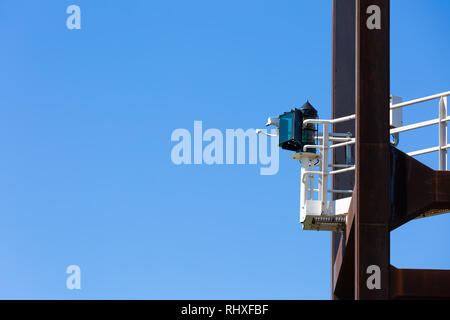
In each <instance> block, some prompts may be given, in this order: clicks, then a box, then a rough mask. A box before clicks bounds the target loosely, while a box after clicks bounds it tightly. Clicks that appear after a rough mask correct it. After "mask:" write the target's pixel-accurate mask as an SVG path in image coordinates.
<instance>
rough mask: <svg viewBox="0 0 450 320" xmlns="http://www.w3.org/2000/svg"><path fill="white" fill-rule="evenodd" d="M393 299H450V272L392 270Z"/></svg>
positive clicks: (393, 268) (391, 290) (391, 296)
mask: <svg viewBox="0 0 450 320" xmlns="http://www.w3.org/2000/svg"><path fill="white" fill-rule="evenodd" d="M390 278H391V288H390V292H391V294H390V298H391V299H420V300H425V299H427V300H428V299H450V270H424V269H397V268H395V267H392V266H391V269H390Z"/></svg>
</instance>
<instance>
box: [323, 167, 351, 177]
mask: <svg viewBox="0 0 450 320" xmlns="http://www.w3.org/2000/svg"><path fill="white" fill-rule="evenodd" d="M355 168H356V167H355V166H351V167H350V168H346V169H341V170H335V171H330V172H329V173H328V174H329V175H331V176H333V175H336V174H339V173H344V172H348V171H354V170H355Z"/></svg>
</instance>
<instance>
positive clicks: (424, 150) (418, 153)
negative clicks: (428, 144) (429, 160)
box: [408, 144, 450, 157]
mask: <svg viewBox="0 0 450 320" xmlns="http://www.w3.org/2000/svg"><path fill="white" fill-rule="evenodd" d="M441 149H442V150H447V149H450V144H448V145H446V146H443V147H442V148H441V147H433V148H427V149H422V150H418V151H413V152H410V153H408V156H410V157H414V156H420V155H422V154H427V153H432V152H437V151H439V150H441Z"/></svg>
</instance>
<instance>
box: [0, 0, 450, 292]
mask: <svg viewBox="0 0 450 320" xmlns="http://www.w3.org/2000/svg"><path fill="white" fill-rule="evenodd" d="M71 4H76V5H79V6H80V7H81V11H82V29H81V30H68V29H67V28H66V18H67V17H68V15H67V14H66V8H67V6H69V5H71ZM449 13H450V2H449V1H448V0H430V1H425V0H414V1H411V0H410V1H392V17H391V20H392V27H391V35H392V52H391V57H392V65H391V70H392V72H391V80H392V85H391V92H392V93H393V94H396V95H400V96H402V97H404V98H405V99H413V98H418V97H422V96H425V95H429V94H434V93H439V92H442V91H447V90H450V74H449V70H450V69H449V55H450V45H449V38H450V19H449V18H448V16H449ZM0 39H1V42H2V44H1V47H2V50H0V70H1V72H0V146H1V157H0V256H1V259H0V261H1V262H0V298H26V299H50V298H56V299H80V298H81V299H111V298H112V299H329V297H330V239H331V235H330V234H329V233H328V232H307V231H302V230H301V225H300V224H299V223H298V215H299V213H298V207H299V197H298V195H299V179H298V175H299V169H300V168H299V165H298V163H296V162H294V161H293V160H291V159H290V158H289V152H281V153H280V170H279V173H278V174H277V175H274V176H261V175H260V174H259V166H258V165H221V166H219V165H215V166H207V165H201V166H194V165H191V166H176V165H174V164H173V163H172V162H171V159H170V152H171V148H172V147H173V145H174V144H173V143H172V142H171V141H170V135H171V133H172V131H173V130H174V129H177V128H186V129H188V130H190V131H191V132H192V130H193V121H194V120H202V121H203V126H204V128H205V129H206V128H218V129H220V130H223V131H224V130H225V129H226V128H245V129H248V128H258V127H261V126H262V125H263V124H264V122H265V120H266V118H267V116H269V115H278V114H280V113H282V112H284V111H286V110H288V109H289V108H291V107H292V106H301V105H302V104H303V103H304V102H305V100H306V99H309V100H310V101H311V103H312V104H313V105H314V106H315V107H316V108H317V109H318V110H319V113H320V116H321V117H322V118H328V117H329V116H330V110H331V105H330V103H331V1H330V0H328V1H297V0H296V1H294V0H292V1H253V0H252V1H234V0H230V1H210V0H208V1H206V0H204V1H199V0H193V1H181V0H180V1H170V3H169V2H166V1H143V0H142V1H124V0H122V1H111V0H108V1H106V0H103V1H100V0H98V1H86V0H73V1H62V0H61V1H52V0H45V1H43V0H40V1H23V0H14V1H12V0H3V1H1V2H0ZM435 106H436V102H435V103H434V104H424V105H422V106H415V107H411V109H408V111H407V113H405V115H404V117H405V121H406V123H411V122H412V121H421V120H427V119H432V118H434V117H435V116H436V114H437V108H436V107H435ZM435 132H436V129H435V128H434V129H431V130H429V131H427V130H425V131H422V134H417V133H416V134H415V135H413V134H411V135H407V136H405V138H402V141H401V144H400V148H401V149H402V150H406V151H410V150H414V149H419V148H421V147H428V146H430V147H431V146H434V145H436V139H434V140H433V141H429V140H430V138H431V137H434V136H433V134H434V133H435ZM434 138H435V137H434ZM422 159H423V160H424V161H426V163H427V164H429V165H430V166H433V167H434V168H436V165H437V156H436V155H432V156H428V157H423V158H422ZM449 229H450V215H447V216H440V217H435V218H430V219H428V220H422V221H416V222H412V223H410V224H408V225H407V226H404V227H402V228H401V229H399V230H397V231H395V232H393V233H392V249H391V251H392V264H393V265H395V266H397V267H414V268H416V267H424V268H449V269H450V250H449V243H450V233H449V231H448V230H449ZM72 264H76V265H79V266H80V267H81V271H82V289H81V290H79V291H77V290H73V291H70V290H68V289H66V286H65V285H66V277H67V275H66V273H65V271H66V268H67V266H69V265H72Z"/></svg>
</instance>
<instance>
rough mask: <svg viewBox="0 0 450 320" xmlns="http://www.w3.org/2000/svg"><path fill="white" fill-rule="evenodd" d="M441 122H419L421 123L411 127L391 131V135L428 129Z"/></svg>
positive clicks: (435, 120) (436, 120)
mask: <svg viewBox="0 0 450 320" xmlns="http://www.w3.org/2000/svg"><path fill="white" fill-rule="evenodd" d="M439 122H440V120H439V119H434V120H429V121H424V122H419V123H415V124H410V125H407V126H403V127H400V128H394V129H391V134H395V133H400V132H405V131H410V130H414V129H419V128H423V127H428V126H432V125H435V124H439Z"/></svg>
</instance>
